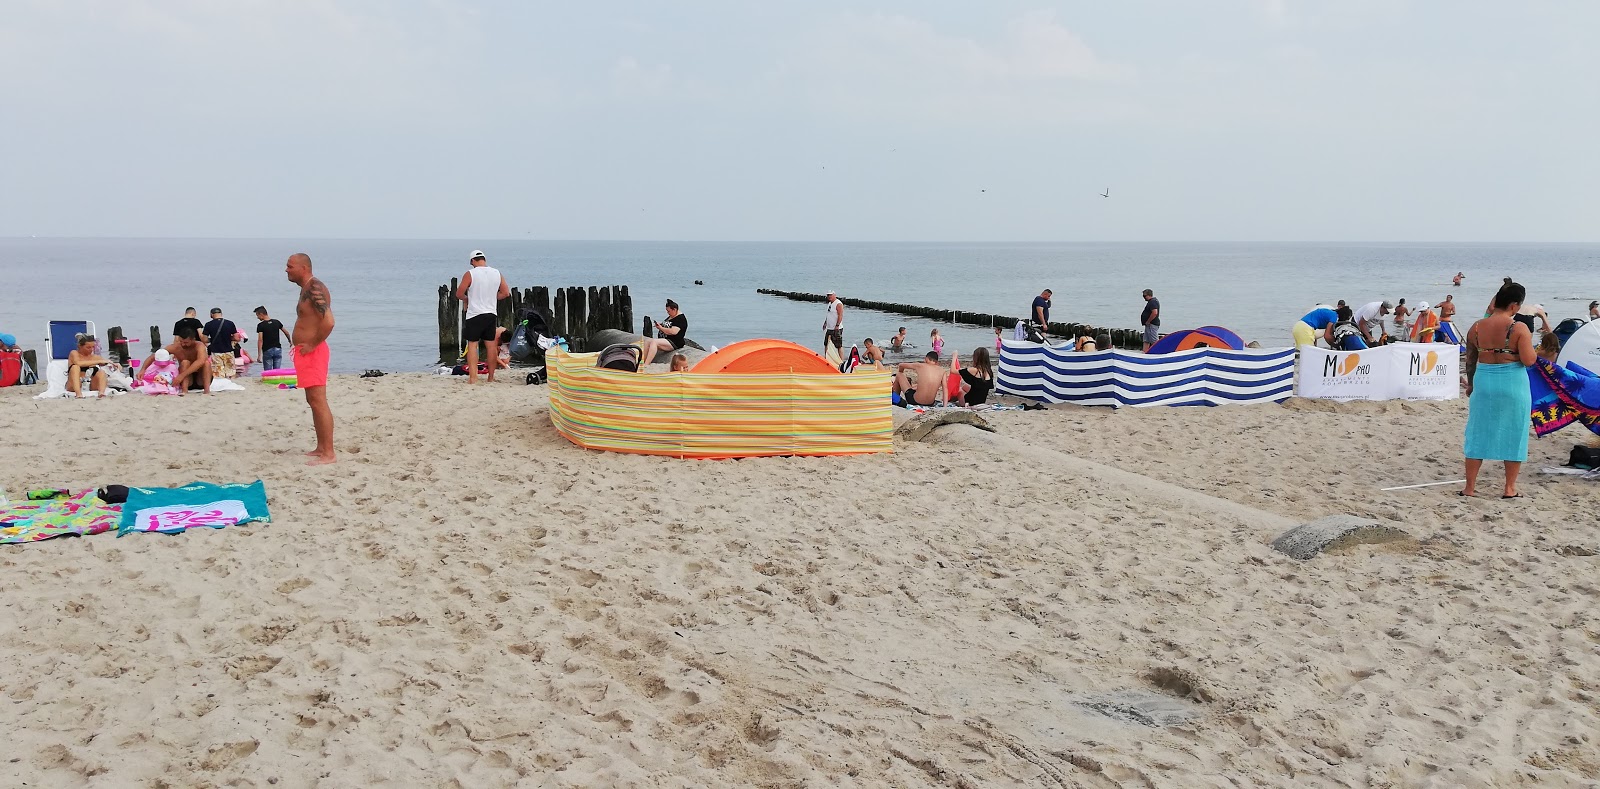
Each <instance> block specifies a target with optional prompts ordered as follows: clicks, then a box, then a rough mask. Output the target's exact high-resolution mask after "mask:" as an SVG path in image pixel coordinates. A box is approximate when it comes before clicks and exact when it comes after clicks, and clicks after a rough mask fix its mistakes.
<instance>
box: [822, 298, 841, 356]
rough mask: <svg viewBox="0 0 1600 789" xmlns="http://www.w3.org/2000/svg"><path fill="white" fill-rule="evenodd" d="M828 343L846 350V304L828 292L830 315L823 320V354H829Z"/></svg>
mask: <svg viewBox="0 0 1600 789" xmlns="http://www.w3.org/2000/svg"><path fill="white" fill-rule="evenodd" d="M828 343H833V347H835V348H838V349H840V351H841V352H842V351H843V350H844V302H842V301H840V300H839V299H838V297H836V296H835V295H834V294H833V291H831V290H830V291H828V314H827V316H826V317H824V318H823V319H822V352H823V353H824V354H826V353H827V352H828Z"/></svg>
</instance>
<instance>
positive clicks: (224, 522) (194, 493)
mask: <svg viewBox="0 0 1600 789" xmlns="http://www.w3.org/2000/svg"><path fill="white" fill-rule="evenodd" d="M255 522H260V523H270V522H272V515H271V513H269V512H268V511H267V487H266V485H265V484H264V483H262V481H261V480H256V481H255V482H252V483H250V484H248V485H242V484H228V485H215V484H212V483H209V482H191V483H189V484H188V485H184V486H183V487H179V488H134V487H130V488H128V500H127V502H125V503H124V504H123V505H122V517H121V519H120V521H119V523H118V527H117V536H118V537H121V536H123V535H125V534H129V533H132V532H160V533H162V534H179V533H182V532H185V531H188V530H189V529H193V528H198V527H208V528H213V529H220V528H223V527H224V526H233V525H235V524H240V523H255Z"/></svg>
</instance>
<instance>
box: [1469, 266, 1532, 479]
mask: <svg viewBox="0 0 1600 789" xmlns="http://www.w3.org/2000/svg"><path fill="white" fill-rule="evenodd" d="M1526 297H1527V291H1526V290H1525V289H1524V288H1523V287H1522V286H1521V285H1518V284H1517V283H1515V282H1512V281H1511V280H1510V279H1509V278H1508V279H1507V280H1506V284H1505V285H1503V286H1501V288H1500V291H1499V292H1498V293H1496V294H1495V295H1494V302H1492V303H1491V305H1490V313H1489V315H1488V317H1485V318H1483V319H1482V320H1480V321H1478V322H1477V323H1474V324H1472V328H1471V329H1468V330H1467V358H1466V365H1467V395H1468V398H1469V399H1468V401H1467V432H1466V441H1465V443H1464V446H1463V447H1462V454H1464V455H1466V458H1467V487H1466V488H1465V489H1464V490H1462V491H1461V495H1463V496H1471V495H1474V491H1476V490H1477V487H1478V471H1479V470H1481V469H1482V468H1483V461H1485V460H1501V461H1504V462H1505V464H1506V489H1505V492H1504V493H1503V494H1502V495H1501V496H1500V498H1503V499H1515V498H1519V497H1520V495H1521V494H1519V493H1517V474H1518V473H1519V472H1521V471H1522V462H1523V461H1524V460H1527V459H1528V428H1529V426H1530V425H1531V424H1532V416H1531V413H1532V409H1533V395H1532V392H1531V390H1530V389H1529V388H1528V373H1527V368H1528V367H1529V366H1530V365H1532V364H1533V362H1534V360H1535V359H1536V358H1538V357H1536V356H1535V355H1534V351H1533V332H1531V331H1529V330H1528V328H1527V327H1526V326H1525V325H1523V324H1522V323H1520V322H1518V321H1517V320H1516V315H1517V310H1519V309H1521V308H1522V300H1523V299H1524V298H1526Z"/></svg>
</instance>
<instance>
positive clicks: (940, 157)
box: [0, 0, 1600, 241]
mask: <svg viewBox="0 0 1600 789" xmlns="http://www.w3.org/2000/svg"><path fill="white" fill-rule="evenodd" d="M1597 33H1600V2H1593V1H1592V0H1572V1H1571V2H1559V1H1549V2H1544V1H1541V2H1505V0H1495V1H1494V2H1472V1H1471V0H1437V1H1436V2H1407V1H1406V0H1372V1H1371V2H1368V1H1367V0H1327V1H1324V2H1310V1H1309V0H1307V1H1306V2H1301V1H1300V0H1208V1H1207V2H1193V1H1192V0H1172V1H1171V2H1155V1H1153V0H1152V1H1151V2H1131V1H1130V2H1124V1H1123V0H1115V1H1108V0H1097V1H1096V2H1070V3H1067V2H1058V3H1050V2H1042V1H1041V2H1010V1H1009V0H984V1H983V2H971V1H963V2H941V1H937V0H915V2H912V1H910V0H907V1H906V2H878V3H867V2H834V1H833V0H805V1H804V2H757V1H755V0H737V1H735V0H729V1H728V2H691V1H690V0H679V1H674V2H598V1H596V2H573V1H572V0H563V2H531V1H523V2H516V1H510V0H508V1H507V2H488V1H486V0H485V1H476V0H352V1H348V2H347V1H344V0H226V1H225V0H102V1H99V2H87V1H75V0H0V235H5V236H16V235H22V236H26V235H34V234H37V235H40V236H46V235H51V236H106V235H110V236H221V237H230V236H247V237H280V236H281V237H307V236H317V237H354V238H369V237H371V238H424V237H445V238H534V239H686V240H713V239H729V240H1012V241H1027V240H1041V241H1048V240H1064V241H1073V240H1383V241H1405V240H1416V241H1480V240H1481V241H1495V240H1503V241H1593V240H1596V239H1597V236H1600V234H1597V232H1596V228H1597V227H1600V47H1597V46H1596V45H1595V41H1596V36H1597ZM1108 188H1109V189H1110V195H1111V196H1110V197H1109V198H1103V197H1100V196H1099V195H1100V193H1101V192H1102V191H1104V190H1106V189H1108Z"/></svg>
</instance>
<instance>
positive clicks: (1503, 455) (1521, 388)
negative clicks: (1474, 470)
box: [1462, 362, 1533, 463]
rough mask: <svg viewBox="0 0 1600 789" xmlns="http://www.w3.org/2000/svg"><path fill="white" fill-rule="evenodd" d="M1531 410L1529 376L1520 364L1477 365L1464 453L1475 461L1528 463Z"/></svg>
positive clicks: (1468, 412) (1463, 448)
mask: <svg viewBox="0 0 1600 789" xmlns="http://www.w3.org/2000/svg"><path fill="white" fill-rule="evenodd" d="M1532 410H1533V395H1532V393H1531V389H1530V388H1529V384H1528V374H1527V372H1526V371H1525V368H1524V367H1523V366H1522V365H1521V364H1520V363H1517V362H1506V363H1504V364H1480V365H1478V369H1477V372H1475V373H1474V374H1473V376H1472V396H1471V399H1470V400H1468V403H1467V430H1466V437H1465V442H1464V444H1463V446H1462V453H1463V454H1464V455H1466V456H1467V457H1468V458H1471V459H1473V460H1509V461H1513V462H1517V463H1520V462H1522V461H1524V460H1527V459H1528V425H1529V423H1530V422H1531V417H1530V416H1529V414H1531V413H1532Z"/></svg>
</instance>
